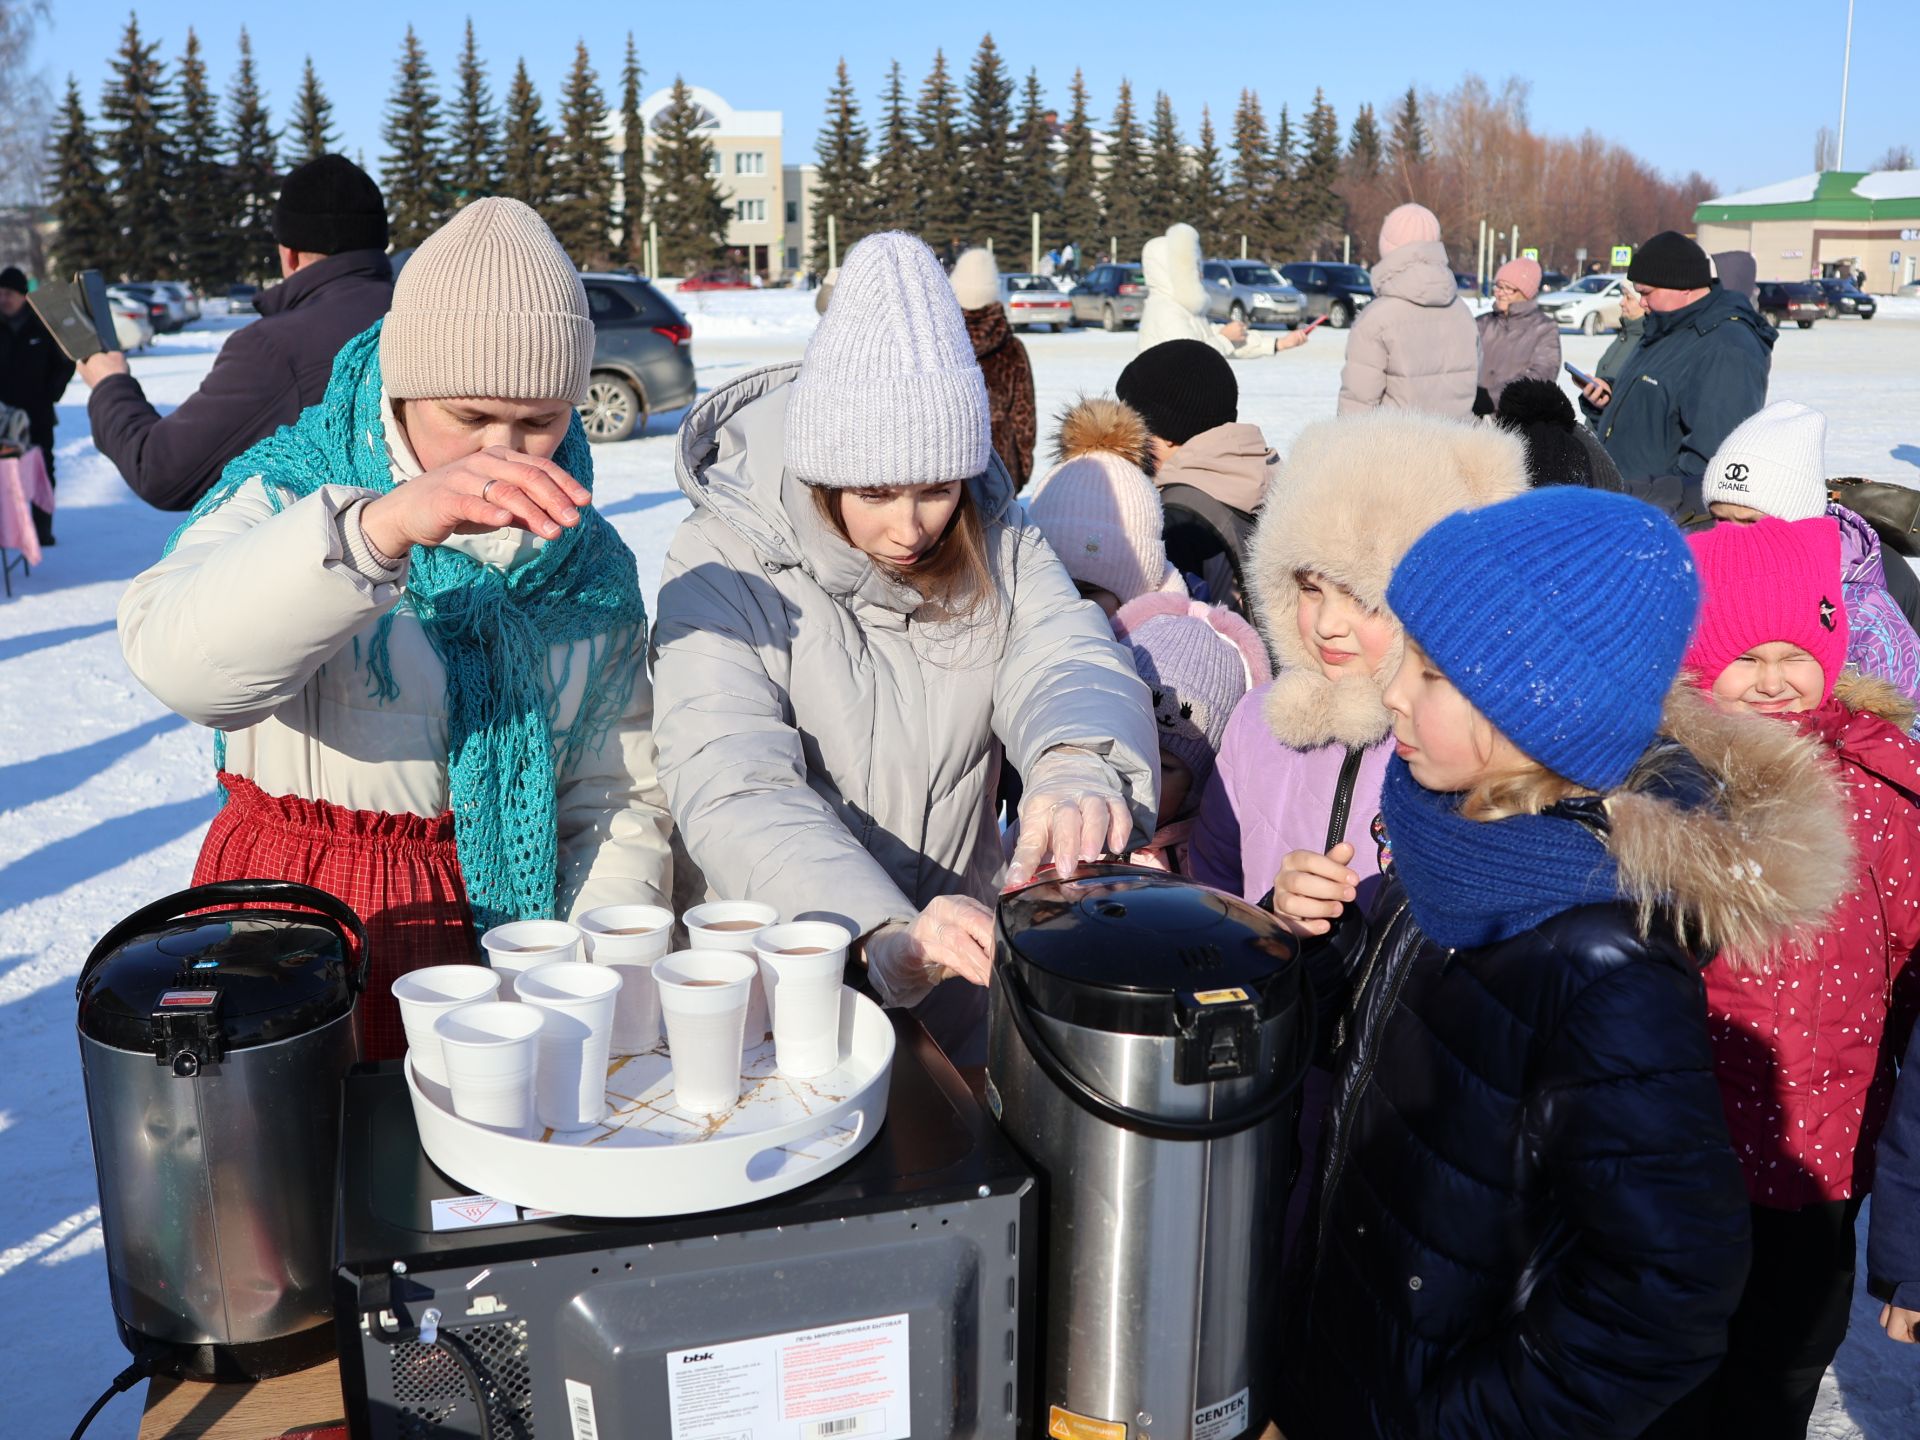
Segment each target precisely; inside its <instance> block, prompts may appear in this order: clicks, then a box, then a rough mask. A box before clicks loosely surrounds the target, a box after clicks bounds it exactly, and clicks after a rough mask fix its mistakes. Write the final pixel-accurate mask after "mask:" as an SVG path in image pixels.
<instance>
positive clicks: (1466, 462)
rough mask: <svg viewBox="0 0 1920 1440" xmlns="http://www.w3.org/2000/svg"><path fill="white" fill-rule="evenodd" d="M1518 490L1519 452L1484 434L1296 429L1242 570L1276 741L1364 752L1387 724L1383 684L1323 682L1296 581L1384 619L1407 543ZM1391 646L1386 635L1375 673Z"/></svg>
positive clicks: (1521, 485)
mask: <svg viewBox="0 0 1920 1440" xmlns="http://www.w3.org/2000/svg"><path fill="white" fill-rule="evenodd" d="M1526 488H1527V462H1526V449H1525V447H1524V446H1523V445H1522V444H1521V443H1520V441H1519V440H1517V439H1515V438H1514V437H1513V436H1512V435H1509V434H1507V433H1505V432H1504V431H1501V430H1498V429H1495V428H1494V427H1492V426H1487V425H1475V424H1472V423H1470V422H1467V421H1464V420H1446V419H1441V418H1438V417H1435V416H1427V415H1416V414H1410V413H1405V412H1400V411H1392V410H1380V411H1374V412H1371V413H1367V414H1360V415H1343V416H1341V417H1340V418H1338V419H1335V420H1323V421H1320V422H1319V423H1317V424H1314V425H1309V426H1308V427H1307V428H1306V429H1305V430H1303V431H1301V432H1300V436H1299V438H1298V439H1297V440H1296V441H1295V442H1294V444H1293V449H1292V450H1291V451H1290V452H1289V453H1288V455H1287V457H1286V459H1285V460H1284V461H1283V462H1282V463H1281V465H1280V466H1279V467H1278V470H1277V473H1276V474H1275V475H1274V477H1273V480H1272V482H1271V483H1270V485H1269V486H1268V490H1267V501H1266V504H1265V505H1264V506H1263V507H1262V508H1261V512H1260V524H1259V527H1258V528H1257V529H1256V530H1255V531H1254V536H1253V543H1252V545H1251V546H1250V548H1249V563H1248V566H1247V579H1248V585H1249V587H1250V588H1251V590H1252V592H1253V601H1254V605H1253V610H1254V615H1255V617H1256V618H1257V619H1258V621H1259V623H1260V627H1261V630H1262V631H1263V632H1264V633H1265V635H1266V638H1267V643H1268V645H1269V647H1270V648H1271V649H1272V651H1273V653H1274V655H1275V656H1276V657H1277V658H1278V663H1279V674H1278V678H1277V679H1276V680H1275V681H1274V684H1273V688H1272V689H1271V690H1270V691H1268V693H1267V702H1266V704H1267V709H1266V716H1267V724H1268V725H1269V727H1271V729H1272V730H1273V733H1274V735H1275V736H1276V737H1277V738H1278V739H1279V740H1280V741H1281V743H1283V744H1285V745H1289V746H1292V747H1293V748H1295V749H1298V750H1310V749H1315V748H1317V747H1319V746H1322V745H1328V744H1340V745H1349V746H1366V745H1371V744H1374V743H1375V742H1376V741H1378V740H1380V739H1381V738H1382V737H1383V736H1385V735H1386V733H1387V730H1388V729H1389V726H1390V721H1389V719H1388V716H1387V712H1386V707H1385V706H1383V705H1382V704H1381V702H1380V689H1381V684H1382V683H1383V681H1382V680H1381V679H1376V678H1371V677H1367V676H1359V675H1356V676H1351V677H1348V678H1346V679H1343V680H1340V681H1337V682H1336V681H1332V680H1329V679H1327V678H1326V676H1325V675H1324V674H1322V673H1321V670H1320V665H1319V662H1318V660H1316V659H1315V658H1314V656H1313V655H1312V654H1311V653H1309V651H1308V650H1307V647H1306V645H1305V644H1304V643H1303V642H1302V641H1301V639H1300V630H1299V626H1298V624H1297V623H1296V620H1295V615H1296V613H1297V609H1298V604H1299V599H1300V586H1299V582H1298V581H1297V580H1296V579H1295V576H1296V575H1298V574H1299V573H1300V572H1301V571H1311V572H1313V573H1315V574H1318V575H1323V576H1325V577H1326V578H1327V579H1328V580H1331V581H1333V582H1334V583H1335V584H1337V585H1339V586H1340V587H1341V588H1343V589H1345V590H1347V591H1348V592H1349V593H1351V594H1352V595H1353V596H1354V597H1355V598H1356V599H1357V600H1359V601H1360V603H1361V604H1363V605H1365V606H1366V607H1367V608H1368V609H1371V610H1380V611H1384V610H1385V609H1386V608H1387V581H1388V580H1389V579H1391V578H1392V576H1393V567H1394V566H1395V565H1397V564H1399V562H1400V557H1401V556H1403V555H1405V554H1406V553H1407V551H1408V550H1409V549H1411V548H1412V546H1413V542H1414V541H1416V540H1418V539H1419V538H1420V537H1421V536H1422V535H1424V534H1425V533H1426V532H1427V531H1428V530H1429V529H1431V528H1432V527H1433V526H1434V525H1436V524H1437V523H1439V522H1440V521H1441V520H1443V519H1445V518H1446V517H1447V516H1448V515H1451V514H1452V513H1453V512H1454V511H1456V510H1468V509H1474V508H1477V507H1479V506H1482V505H1491V504H1493V503H1494V502H1496V501H1499V500H1506V499H1510V498H1511V497H1513V496H1515V495H1518V494H1520V493H1521V492H1522V491H1524V490H1525V489H1526ZM1400 648H1401V638H1400V636H1399V634H1398V632H1397V627H1396V634H1395V637H1394V643H1393V649H1392V651H1391V652H1390V653H1389V655H1388V657H1387V661H1386V663H1385V664H1384V665H1383V666H1382V672H1383V676H1384V675H1390V674H1391V673H1392V671H1393V668H1394V667H1395V666H1396V665H1397V664H1398V663H1399V655H1400Z"/></svg>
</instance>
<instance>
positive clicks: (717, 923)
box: [700, 920, 766, 930]
mask: <svg viewBox="0 0 1920 1440" xmlns="http://www.w3.org/2000/svg"><path fill="white" fill-rule="evenodd" d="M700 928H701V929H702V930H764V929H765V928H766V926H765V925H763V924H762V923H761V922H760V921H758V920H710V921H708V922H707V923H706V924H705V925H702V926H701V927H700Z"/></svg>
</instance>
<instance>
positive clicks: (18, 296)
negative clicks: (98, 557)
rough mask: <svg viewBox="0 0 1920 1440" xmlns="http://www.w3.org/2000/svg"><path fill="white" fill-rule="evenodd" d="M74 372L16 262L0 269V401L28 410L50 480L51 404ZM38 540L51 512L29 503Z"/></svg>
mask: <svg viewBox="0 0 1920 1440" xmlns="http://www.w3.org/2000/svg"><path fill="white" fill-rule="evenodd" d="M72 378H73V361H71V360H69V359H68V358H67V352H66V351H64V350H62V349H61V348H60V347H59V345H58V344H56V343H55V342H54V338H53V336H52V335H50V334H49V333H48V332H47V327H46V326H45V325H44V324H43V323H42V322H41V320H40V317H39V316H38V315H36V314H34V312H33V307H32V306H31V305H29V304H27V277H26V276H25V275H24V274H22V273H21V271H20V269H19V267H18V266H14V265H9V266H7V268H6V269H4V270H0V405H11V406H12V407H13V408H14V409H16V410H23V411H25V412H26V416H27V443H28V444H30V445H36V446H38V447H39V449H40V453H41V455H42V456H43V457H44V458H45V459H46V462H47V483H48V484H52V483H53V427H54V423H55V410H54V406H55V405H56V404H57V403H58V402H59V399H60V395H61V393H62V392H63V391H64V390H65V389H66V388H67V382H68V381H69V380H71V379H72ZM33 528H34V529H35V530H36V531H38V532H39V535H40V543H41V544H42V545H51V544H53V516H52V515H50V514H48V513H47V512H46V511H45V510H42V509H41V508H40V507H39V506H38V505H35V506H34V507H33Z"/></svg>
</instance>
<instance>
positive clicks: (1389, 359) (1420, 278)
mask: <svg viewBox="0 0 1920 1440" xmlns="http://www.w3.org/2000/svg"><path fill="white" fill-rule="evenodd" d="M1373 293H1374V297H1375V298H1374V300H1373V303H1372V304H1370V305H1368V306H1367V307H1366V309H1364V310H1362V311H1361V312H1360V314H1359V316H1358V318H1356V319H1355V320H1354V322H1353V329H1352V330H1351V331H1349V332H1348V333H1347V361H1346V364H1345V365H1344V366H1343V367H1342V368H1341V371H1340V413H1341V414H1342V415H1352V414H1355V413H1357V412H1360V411H1365V410H1380V409H1387V410H1420V411H1424V412H1425V413H1426V414H1429V415H1451V416H1454V417H1456V418H1457V419H1462V420H1464V419H1465V418H1466V417H1467V416H1468V415H1469V414H1471V413H1472V411H1473V387H1474V378H1475V375H1476V373H1477V372H1478V370H1479V349H1478V342H1477V340H1476V338H1475V334H1474V328H1473V316H1472V314H1471V313H1469V311H1468V310H1467V306H1466V302H1465V301H1463V300H1462V299H1461V298H1460V292H1459V287H1458V286H1457V285H1455V284H1454V279H1453V267H1452V265H1451V264H1449V263H1448V261H1447V247H1446V246H1445V245H1443V244H1442V243H1441V241H1440V222H1439V220H1438V219H1436V218H1435V217H1434V214H1433V212H1432V211H1431V210H1429V209H1427V208H1426V206H1424V205H1402V206H1399V207H1398V208H1397V209H1395V210H1393V211H1391V212H1390V213H1389V214H1388V215H1387V218H1386V219H1385V221H1383V222H1382V223H1381V226H1380V260H1379V262H1378V263H1377V264H1376V265H1375V266H1374V267H1373Z"/></svg>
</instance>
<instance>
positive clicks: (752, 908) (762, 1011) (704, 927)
mask: <svg viewBox="0 0 1920 1440" xmlns="http://www.w3.org/2000/svg"><path fill="white" fill-rule="evenodd" d="M684 918H685V920H686V925H687V948H688V949H689V950H737V951H739V952H741V953H742V954H745V955H751V954H753V953H754V951H753V946H754V937H755V936H757V935H758V934H759V933H760V932H761V931H762V930H764V929H765V928H766V927H767V926H769V925H778V924H779V923H780V912H779V911H778V910H776V909H774V908H773V906H771V905H762V904H761V903H760V902H759V901H758V900H710V901H708V902H707V903H706V904H705V905H696V906H694V907H693V908H692V909H691V910H689V911H687V913H686V916H685V917H684ZM770 1017H771V1012H770V1011H769V1010H768V1009H767V996H766V992H765V991H764V990H762V989H761V988H760V975H759V970H758V967H756V968H755V971H754V977H753V991H752V993H751V994H750V995H749V996H748V998H747V1024H746V1030H745V1032H744V1039H743V1043H742V1048H744V1049H751V1048H752V1047H754V1046H755V1045H758V1044H759V1043H760V1042H761V1041H763V1040H765V1039H766V1038H767V1031H768V1030H769V1029H770V1028H772V1027H771V1025H770V1023H769V1021H770Z"/></svg>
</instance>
